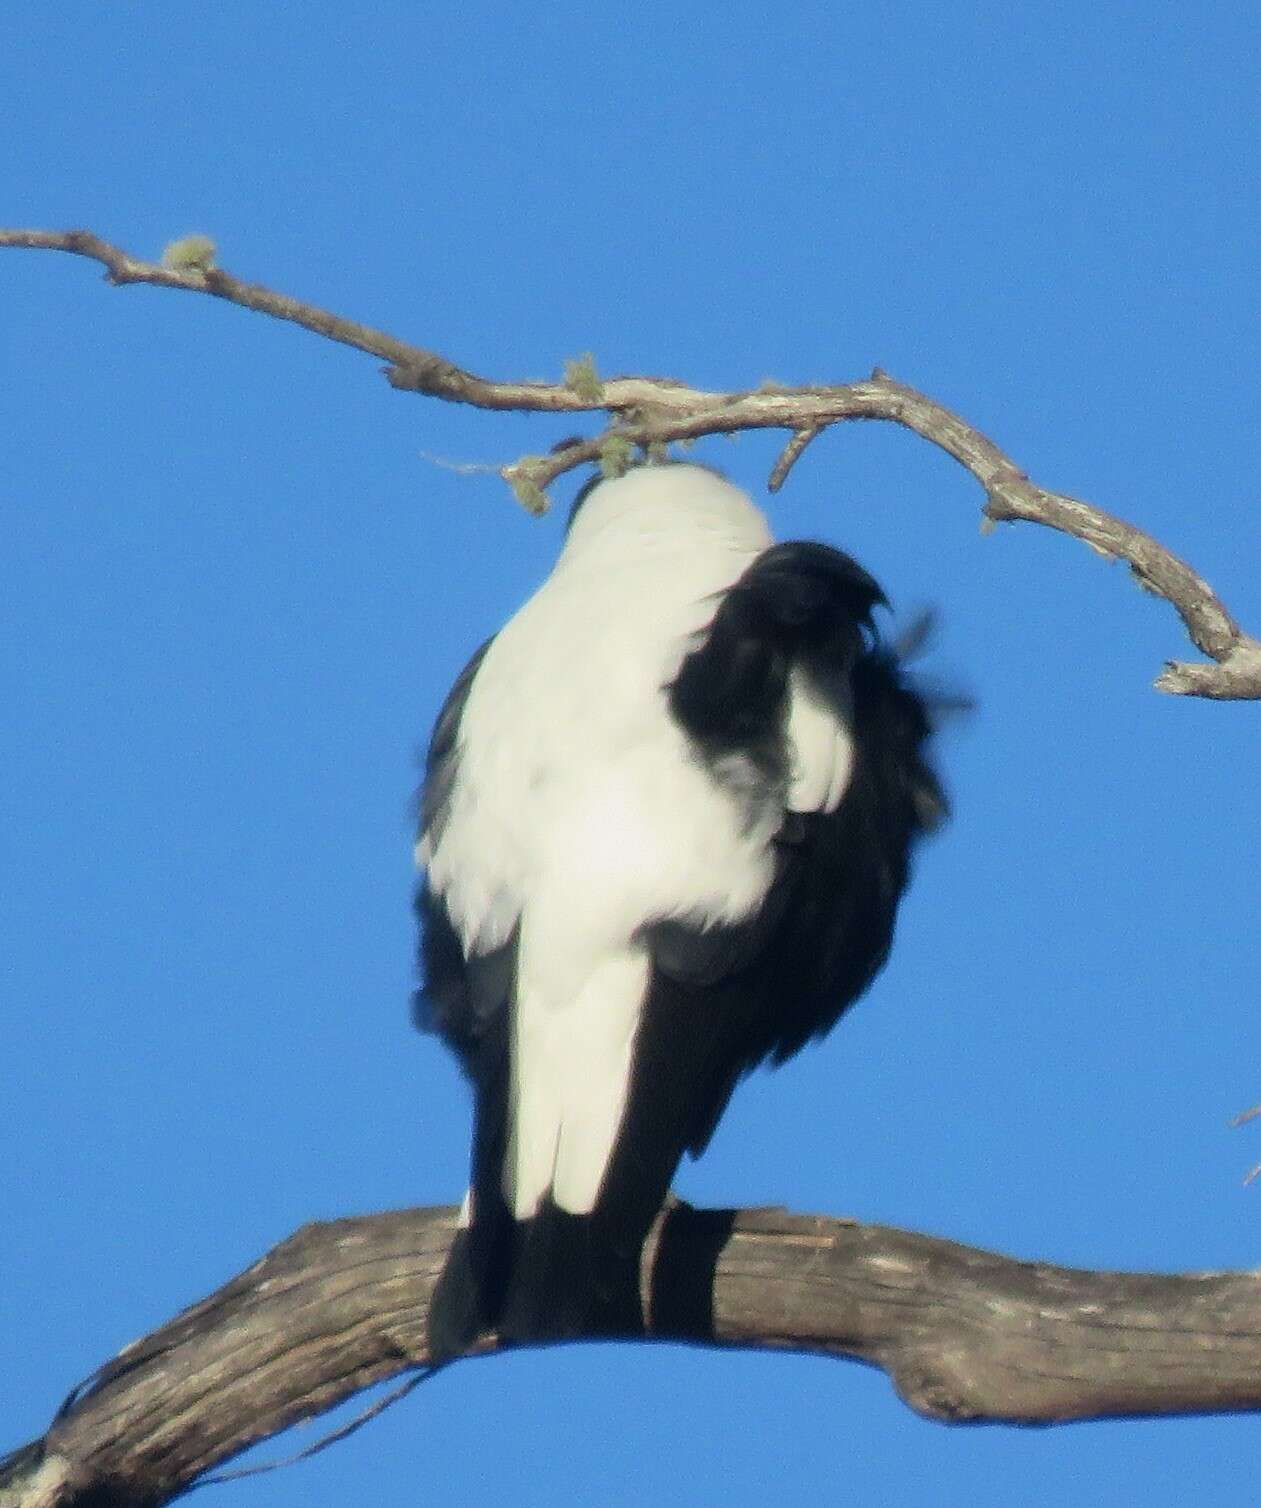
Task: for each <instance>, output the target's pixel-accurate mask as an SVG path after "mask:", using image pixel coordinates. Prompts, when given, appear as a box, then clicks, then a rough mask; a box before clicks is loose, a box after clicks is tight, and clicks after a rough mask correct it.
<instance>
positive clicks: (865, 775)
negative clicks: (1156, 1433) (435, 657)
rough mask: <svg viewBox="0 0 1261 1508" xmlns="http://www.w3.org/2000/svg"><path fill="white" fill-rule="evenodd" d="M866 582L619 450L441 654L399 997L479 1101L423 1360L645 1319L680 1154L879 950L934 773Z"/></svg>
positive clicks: (705, 482)
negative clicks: (538, 555)
mask: <svg viewBox="0 0 1261 1508" xmlns="http://www.w3.org/2000/svg"><path fill="white" fill-rule="evenodd" d="M882 605H886V601H885V597H884V594H883V592H882V591H881V589H880V587H879V586H878V585H877V583H876V582H875V581H874V580H873V579H872V578H871V576H869V575H868V574H867V572H866V571H865V570H864V569H863V568H862V567H861V566H860V565H859V564H858V563H857V562H856V561H854V560H852V559H851V558H850V557H849V556H848V555H845V554H842V553H841V552H840V551H839V550H836V549H832V548H831V547H829V546H828V545H825V544H818V543H811V542H803V541H792V542H788V543H782V544H776V543H775V542H774V541H773V539H772V537H771V533H770V530H769V527H768V525H767V522H766V519H765V517H764V516H763V514H762V513H761V512H760V511H759V509H758V508H757V507H756V506H755V505H754V503H753V502H752V500H751V499H750V498H749V497H748V496H747V495H746V494H745V493H744V492H742V491H741V490H740V489H739V488H737V487H736V486H734V485H733V484H732V483H730V482H728V481H727V480H725V479H724V478H723V477H722V476H720V475H719V474H718V473H716V472H714V471H712V470H710V469H709V468H707V467H704V466H699V465H695V464H685V463H679V462H665V463H661V462H658V463H646V464H643V465H640V466H637V467H635V468H633V469H631V470H630V471H628V472H627V473H625V474H624V475H622V476H621V477H618V478H616V479H612V480H597V481H596V482H594V483H591V484H589V485H588V486H587V487H586V488H584V489H583V492H582V493H581V494H580V495H579V501H578V503H577V504H576V505H575V509H574V512H573V514H572V515H571V521H570V526H569V529H568V532H567V534H566V538H565V542H564V546H563V548H562V550H561V553H560V556H559V559H558V560H557V563H556V565H555V567H554V569H553V570H552V572H551V574H550V576H548V578H547V579H546V581H545V582H544V583H543V585H542V586H541V587H540V588H539V589H538V591H537V592H536V593H535V594H534V596H532V597H531V598H530V599H529V600H528V601H527V602H526V604H525V605H524V606H523V607H522V608H521V609H520V611H519V612H517V613H516V615H515V616H514V617H512V618H511V619H510V620H509V622H508V623H507V624H506V625H505V626H504V627H503V628H502V629H501V630H500V631H499V632H498V633H497V634H496V635H495V636H494V637H493V638H492V639H490V640H488V641H487V642H486V643H485V644H483V646H482V647H481V648H480V649H479V650H478V651H477V653H476V654H475V655H474V656H473V658H472V660H471V661H470V663H469V664H468V666H467V667H466V669H465V670H464V671H463V673H462V674H461V675H460V676H459V678H458V679H457V680H456V682H455V685H454V686H453V687H452V689H451V692H450V694H449V696H448V697H447V699H446V702H445V705H444V706H443V708H442V710H441V712H440V714H439V716H438V719H437V723H436V725H435V727H434V731H433V735H432V739H431V742H430V745H429V750H428V755H427V758H426V762H425V774H424V783H423V787H422V791H421V797H420V832H419V840H418V843H417V860H418V863H419V865H420V867H421V869H422V872H423V873H422V878H421V881H420V884H419V887H418V891H417V898H416V909H417V913H418V916H419V921H420V927H421V943H420V964H421V978H422V983H421V987H420V989H419V991H418V993H417V997H416V1014H417V1023H418V1025H420V1026H421V1028H422V1029H424V1030H427V1031H431V1032H434V1033H436V1034H437V1035H438V1036H439V1037H441V1038H442V1039H443V1040H444V1041H445V1043H446V1044H447V1045H448V1046H449V1047H450V1048H451V1050H452V1051H453V1052H454V1053H455V1055H456V1057H457V1058H458V1060H459V1063H460V1065H461V1067H462V1068H463V1071H464V1073H465V1075H466V1077H467V1079H468V1080H469V1082H470V1084H471V1087H472V1094H473V1102H474V1132H473V1147H472V1159H471V1161H472V1168H471V1177H470V1186H469V1191H468V1195H467V1197H466V1199H465V1202H464V1205H463V1207H462V1211H461V1216H460V1228H459V1230H458V1232H457V1235H456V1238H455V1241H454V1244H453V1246H452V1248H451V1251H450V1254H449V1256H448V1258H447V1261H446V1265H445V1267H444V1269H443V1271H442V1273H441V1275H440V1277H439V1280H438V1283H437V1287H436V1289H435V1292H434V1296H433V1300H432V1304H431V1310H430V1317H429V1345H430V1353H431V1357H432V1359H433V1360H434V1361H442V1360H445V1359H449V1358H451V1357H453V1356H456V1355H458V1354H460V1353H461V1352H463V1351H465V1350H467V1348H468V1347H469V1346H470V1345H471V1344H472V1342H473V1341H474V1340H475V1339H476V1337H477V1336H478V1335H479V1334H482V1333H484V1332H488V1331H494V1332H496V1333H497V1335H498V1337H499V1338H500V1340H501V1341H504V1342H509V1343H511V1342H516V1343H529V1342H542V1341H554V1340H562V1339H566V1338H570V1337H575V1336H591V1335H626V1336H631V1335H635V1334H641V1333H643V1330H644V1323H645V1322H644V1314H643V1307H642V1302H641V1297H640V1272H639V1269H640V1260H641V1253H642V1248H643V1245H644V1241H645V1239H646V1237H647V1234H648V1232H649V1229H650V1228H651V1226H652V1223H653V1220H654V1219H655V1217H656V1215H657V1213H658V1212H659V1210H660V1208H661V1207H662V1205H663V1203H664V1201H665V1199H666V1196H667V1194H668V1191H669V1187H670V1183H671V1180H672V1178H673V1176H674V1173H675V1170H676V1168H677V1167H678V1164H679V1162H680V1160H681V1158H682V1156H683V1154H684V1153H685V1152H687V1153H690V1154H691V1155H692V1156H693V1157H696V1156H699V1155H700V1153H701V1152H702V1151H703V1150H704V1148H705V1146H706V1145H707V1143H708V1142H709V1140H710V1138H711V1137H712V1135H713V1133H714V1129H715V1127H716V1125H717V1123H718V1120H719V1118H720V1116H721V1115H722V1113H723V1110H724V1109H725V1107H726V1105H727V1102H728V1100H729V1099H730V1096H731V1094H732V1091H733V1089H734V1088H735V1086H736V1084H737V1082H738V1081H739V1080H740V1078H741V1077H742V1076H743V1075H744V1074H746V1073H747V1072H748V1071H749V1070H751V1069H752V1068H754V1067H755V1066H757V1065H758V1064H761V1063H763V1062H770V1063H772V1064H779V1063H782V1062H784V1061H785V1060H786V1059H787V1058H789V1057H791V1056H792V1055H793V1054H794V1053H796V1052H797V1051H798V1049H799V1048H801V1047H802V1046H803V1045H805V1044H806V1043H807V1042H808V1041H810V1040H811V1039H812V1038H816V1037H819V1036H821V1035H822V1034H823V1033H825V1032H827V1031H828V1030H829V1029H830V1028H831V1027H832V1026H833V1025H834V1023H835V1022H836V1020H837V1019H838V1017H839V1016H840V1015H841V1013H842V1012H843V1011H844V1010H845V1009H846V1007H847V1006H849V1005H850V1004H852V1002H853V1001H855V1000H856V999H857V998H858V997H859V996H860V995H862V994H863V993H864V991H865V990H866V989H867V987H868V986H869V985H870V983H871V981H872V979H873V978H874V977H875V975H876V974H877V973H878V971H879V970H880V968H881V967H882V965H883V964H884V962H885V960H886V958H887V956H888V953H889V948H890V944H891V941H892V937H893V929H894V921H895V917H896V914H897V909H898V905H899V902H900V900H901V897H902V894H903V891H904V889H905V887H906V884H907V880H908V874H909V865H910V860H911V856H912V851H913V849H914V848H915V846H916V843H917V842H918V840H919V839H920V838H921V837H922V836H923V835H924V834H926V833H927V832H929V831H930V830H932V829H934V828H935V827H937V826H938V825H939V824H940V822H941V821H942V820H943V819H944V816H945V814H946V799H945V796H944V794H943V790H942V785H941V782H940V780H939V778H938V775H937V773H936V771H935V769H934V766H933V763H932V761H931V757H930V751H929V744H930V742H931V734H932V724H933V716H932V713H933V708H932V704H931V702H930V701H929V699H928V698H926V697H925V696H924V695H923V694H921V692H919V691H918V690H917V689H916V688H915V687H914V685H913V684H912V683H911V682H910V680H909V679H908V677H907V676H906V674H905V671H904V669H903V667H902V664H901V662H900V659H899V656H898V653H897V651H896V650H895V649H893V648H891V647H889V646H888V645H887V644H886V643H884V642H883V641H882V640H881V638H880V636H879V633H878V631H877V628H876V625H875V623H874V621H873V614H874V611H875V609H876V608H877V607H880V606H882Z"/></svg>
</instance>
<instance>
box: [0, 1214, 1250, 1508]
mask: <svg viewBox="0 0 1261 1508" xmlns="http://www.w3.org/2000/svg"><path fill="white" fill-rule="evenodd" d="M454 1214H455V1212H454V1211H453V1210H451V1209H420V1210H403V1211H398V1212H394V1213H389V1214H384V1215H372V1216H365V1217H362V1218H358V1219H349V1220H338V1221H334V1222H332V1223H329V1224H319V1225H308V1226H304V1227H303V1228H302V1229H301V1230H299V1231H298V1232H297V1233H296V1234H295V1235H293V1236H291V1237H290V1238H289V1239H288V1240H287V1241H284V1242H282V1243H281V1245H279V1246H277V1247H276V1248H274V1250H272V1251H271V1252H269V1253H268V1254H267V1255H266V1256H265V1257H264V1258H263V1259H262V1260H261V1261H259V1262H256V1263H255V1264H254V1265H253V1266H252V1267H250V1268H248V1269H247V1270H246V1271H245V1272H243V1273H241V1274H240V1276H239V1277H236V1278H234V1279H233V1280H232V1281H231V1282H230V1283H228V1284H227V1285H226V1286H225V1287H223V1288H221V1289H220V1290H219V1291H218V1292H217V1293H214V1294H211V1295H210V1297H209V1298H207V1299H203V1300H202V1302H201V1303H199V1304H195V1305H194V1306H193V1307H192V1308H191V1309H187V1310H185V1311H184V1313H183V1314H181V1315H178V1316H177V1317H176V1318H175V1319H173V1320H172V1321H171V1322H170V1323H169V1324H166V1325H164V1326H162V1327H161V1328H160V1329H158V1330H155V1331H154V1332H153V1334H152V1335H149V1336H146V1337H145V1338H144V1339H143V1340H139V1341H136V1342H134V1343H133V1344H132V1345H130V1346H128V1347H127V1348H126V1349H125V1350H123V1351H122V1352H120V1353H119V1355H118V1356H116V1357H115V1358H114V1359H113V1360H112V1361H110V1362H107V1363H106V1364H105V1366H104V1367H102V1368H101V1369H100V1371H99V1372H98V1373H97V1374H96V1375H95V1376H94V1378H93V1379H92V1380H91V1381H90V1382H89V1383H88V1384H87V1385H86V1387H85V1388H84V1389H83V1390H82V1391H81V1392H80V1393H79V1394H78V1396H77V1397H72V1399H71V1400H69V1401H68V1403H67V1405H66V1406H64V1407H63V1410H62V1412H61V1413H59V1414H58V1416H57V1418H56V1419H55V1420H54V1422H53V1423H52V1425H51V1426H50V1428H49V1430H48V1432H47V1433H46V1434H45V1435H44V1436H43V1438H42V1439H41V1440H39V1441H35V1442H33V1443H32V1444H30V1445H28V1446H25V1447H23V1448H22V1449H21V1450H19V1451H16V1452H14V1454H13V1455H12V1456H10V1457H9V1458H7V1460H5V1461H4V1462H0V1508H72V1505H78V1508H88V1505H91V1508H106V1505H112V1504H123V1503H129V1504H130V1503H145V1504H152V1505H157V1504H160V1503H164V1502H167V1501H169V1500H170V1499H171V1498H173V1497H176V1496H178V1495H179V1494H180V1493H182V1492H185V1491H187V1490H188V1488H189V1487H190V1486H191V1485H192V1484H193V1483H194V1482H195V1481H196V1480H197V1478H198V1477H199V1476H201V1475H202V1474H203V1473H205V1472H207V1471H209V1470H211V1469H212V1468H214V1467H216V1466H218V1465H220V1464H221V1463H222V1462H224V1461H226V1460H228V1459H229V1458H230V1457H231V1456H233V1455H235V1454H236V1453H238V1452H239V1451H241V1450H244V1449H245V1448H246V1447H247V1446H250V1445H253V1444H256V1443H257V1442H258V1441H260V1440H263V1439H266V1438H268V1437H269V1436H271V1435H274V1434H276V1433H277V1432H279V1431H280V1430H282V1429H284V1428H286V1427H287V1426H289V1425H291V1424H294V1423H296V1422H297V1421H299V1420H302V1419H307V1418H310V1417H311V1416H313V1415H315V1414H318V1413H321V1412H323V1411H324V1410H326V1409H329V1408H331V1407H333V1406H334V1405H335V1404H337V1403H340V1402H342V1401H344V1400H345V1399H347V1398H349V1397H351V1396H352V1395H353V1394H354V1393H356V1392H358V1391H359V1390H360V1389H362V1388H365V1387H368V1386H370V1385H371V1384H373V1383H378V1382H381V1381H383V1380H385V1379H387V1378H390V1377H394V1376H396V1375H398V1374H400V1373H403V1372H407V1371H409V1370H412V1369H415V1368H418V1367H423V1366H425V1364H426V1363H427V1361H428V1356H427V1353H426V1349H425V1327H426V1317H427V1313H428V1304H429V1297H430V1293H431V1291H432V1288H433V1284H434V1280H435V1278H436V1276H437V1273H438V1272H439V1270H440V1268H441V1266H442V1262H443V1259H444V1257H445V1255H446V1250H447V1245H448V1243H449V1241H450V1238H451V1235H452V1231H453V1228H454ZM643 1286H644V1302H645V1312H646V1314H647V1316H648V1332H649V1337H650V1338H652V1339H673V1340H678V1339H687V1340H693V1341H695V1342H697V1343H700V1344H709V1345H719V1346H740V1347H745V1348H755V1349H765V1350H785V1349H792V1350H800V1351H810V1352H814V1353H818V1354H821V1355H826V1356H834V1357H838V1358H846V1359H851V1360H856V1361H863V1362H868V1363H871V1364H873V1365H874V1366H876V1367H879V1368H882V1369H883V1370H884V1371H885V1372H886V1373H887V1374H888V1375H889V1377H890V1379H891V1381H892V1382H893V1385H894V1387H895V1388H896V1389H897V1391H898V1393H899V1394H900V1396H901V1397H902V1398H903V1399H904V1400H905V1401H906V1403H908V1404H909V1405H910V1406H911V1407H912V1408H913V1409H915V1410H916V1411H917V1412H918V1413H920V1414H922V1415H924V1416H925V1417H927V1418H930V1419H937V1420H942V1421H947V1422H959V1421H975V1420H1005V1421H1007V1422H1011V1423H1027V1424H1033V1423H1038V1424H1046V1423H1054V1422H1059V1421H1066V1420H1074V1419H1096V1418H1101V1417H1110V1416H1120V1415H1143V1414H1191V1413H1204V1412H1208V1411H1210V1410H1212V1411H1223V1410H1236V1411H1255V1410H1257V1409H1259V1408H1261V1274H1258V1273H1256V1272H1233V1273H1231V1272H1214V1273H1191V1274H1184V1275H1181V1276H1164V1275H1158V1274H1150V1273H1120V1272H1084V1271H1078V1270H1075V1269H1072V1268H1064V1267H1052V1266H1049V1265H1047V1264H1045V1263H1028V1262H1017V1261H1013V1260H1012V1259H1011V1258H1009V1257H1003V1256H998V1255H996V1254H994V1253H992V1252H986V1251H980V1250H978V1249H977V1248H975V1247H970V1246H960V1245H956V1244H955V1243H954V1242H952V1241H944V1240H940V1239H937V1238H935V1237H931V1236H924V1235H917V1234H913V1233H911V1232H907V1231H900V1230H894V1229H891V1228H889V1227H887V1226H878V1225H859V1224H857V1223H856V1222H854V1221H849V1220H835V1219H828V1218H825V1217H823V1216H815V1215H791V1214H788V1213H787V1212H786V1211H783V1210H777V1209H770V1210H742V1211H736V1210H694V1209H692V1208H690V1207H689V1206H687V1205H682V1204H676V1205H673V1206H671V1208H670V1209H669V1210H668V1211H667V1212H666V1214H665V1215H664V1216H663V1217H662V1219H661V1220H659V1222H658V1225H657V1227H656V1229H655V1230H654V1233H653V1236H652V1239H651V1240H650V1242H649V1245H648V1248H647V1250H646V1252H645V1255H644V1266H643ZM494 1349H495V1340H494V1337H487V1338H486V1339H485V1340H484V1341H483V1342H482V1343H481V1344H480V1345H479V1347H478V1351H479V1352H480V1353H486V1352H490V1351H493V1350H494Z"/></svg>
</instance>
